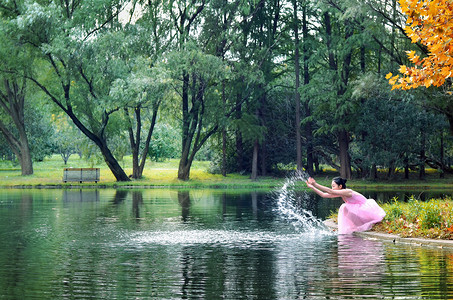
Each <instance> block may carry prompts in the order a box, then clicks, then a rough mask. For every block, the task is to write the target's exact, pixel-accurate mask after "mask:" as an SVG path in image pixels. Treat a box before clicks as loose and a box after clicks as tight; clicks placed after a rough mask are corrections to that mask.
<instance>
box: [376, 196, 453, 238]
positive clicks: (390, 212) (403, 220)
mask: <svg viewBox="0 0 453 300" xmlns="http://www.w3.org/2000/svg"><path fill="white" fill-rule="evenodd" d="M382 208H383V209H384V210H385V212H386V214H387V215H386V216H385V218H384V220H383V221H382V223H380V224H379V225H377V226H375V227H374V230H376V231H385V232H388V233H394V234H399V235H401V236H403V237H427V238H441V239H453V200H452V199H451V198H445V199H431V200H429V201H427V202H423V201H420V200H417V199H415V198H414V197H411V199H409V201H408V202H400V201H398V199H397V198H394V199H393V201H392V202H391V203H386V204H384V205H382Z"/></svg>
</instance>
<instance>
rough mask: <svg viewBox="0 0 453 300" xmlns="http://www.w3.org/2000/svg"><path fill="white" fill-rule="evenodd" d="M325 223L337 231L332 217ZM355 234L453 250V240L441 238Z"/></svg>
mask: <svg viewBox="0 0 453 300" xmlns="http://www.w3.org/2000/svg"><path fill="white" fill-rule="evenodd" d="M323 223H324V225H325V226H326V227H327V228H329V229H330V230H332V231H337V230H338V226H337V224H336V223H335V222H334V221H333V220H332V219H327V220H325V221H323ZM353 235H356V236H360V237H363V238H366V239H371V240H383V241H386V242H392V243H394V244H396V243H400V244H405V245H414V246H424V247H431V248H440V249H448V250H451V251H453V240H440V239H425V238H412V237H407V238H406V237H401V236H399V235H396V234H388V233H382V232H377V231H362V232H354V233H353Z"/></svg>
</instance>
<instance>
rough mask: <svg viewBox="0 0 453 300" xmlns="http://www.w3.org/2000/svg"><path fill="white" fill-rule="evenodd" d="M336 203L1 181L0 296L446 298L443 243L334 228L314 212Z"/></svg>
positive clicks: (451, 277) (301, 197)
mask: <svg viewBox="0 0 453 300" xmlns="http://www.w3.org/2000/svg"><path fill="white" fill-rule="evenodd" d="M362 192H363V194H364V195H366V196H368V197H373V198H375V199H377V200H378V201H380V202H382V201H384V202H385V201H389V199H391V198H392V197H394V196H395V195H397V196H398V197H399V199H401V200H404V198H406V197H408V195H410V194H414V195H415V196H419V195H424V196H428V197H429V196H430V195H432V196H440V195H441V194H445V192H443V193H435V192H431V194H426V193H422V192H409V193H404V192H400V191H395V192H385V193H384V192H372V191H362ZM446 194H448V193H446ZM451 194H452V193H450V194H449V195H450V196H451ZM340 204H341V201H340V200H337V199H321V198H319V197H315V195H314V194H313V193H309V192H305V191H294V190H292V189H291V187H285V188H282V189H278V190H276V191H251V190H202V189H193V190H177V189H172V190H171V189H146V190H135V189H124V190H114V189H83V190H82V189H64V190H62V189H33V190H27V189H2V190H0V238H1V244H0V265H1V268H0V299H76V298H77V299H364V298H370V299H376V298H378V299H452V298H453V252H451V251H448V250H445V249H438V248H427V247H417V246H409V245H401V244H393V243H391V242H384V241H377V240H367V239H364V238H360V237H356V236H353V235H341V236H338V235H336V234H334V233H332V232H330V231H329V230H327V229H326V228H324V227H323V226H322V223H321V221H322V220H323V219H325V218H326V217H327V216H328V215H329V214H330V211H331V210H335V209H336V208H338V207H339V206H340Z"/></svg>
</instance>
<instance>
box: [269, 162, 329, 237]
mask: <svg viewBox="0 0 453 300" xmlns="http://www.w3.org/2000/svg"><path fill="white" fill-rule="evenodd" d="M308 178H309V175H308V174H307V173H306V172H303V171H296V172H294V173H293V174H292V175H291V176H289V177H288V178H287V179H286V181H285V183H284V184H283V186H282V187H281V188H279V189H278V190H276V191H275V192H274V193H275V198H276V199H277V208H276V211H277V213H278V214H279V215H280V216H281V217H283V218H284V219H285V220H286V221H288V222H289V223H290V224H292V225H293V227H294V229H295V230H296V231H303V232H306V233H313V234H329V233H330V231H329V230H328V229H327V227H326V226H325V225H324V223H323V222H322V220H320V219H318V218H316V217H315V216H314V215H313V214H312V212H311V211H309V210H306V209H304V208H301V207H298V206H296V205H295V203H296V202H297V200H298V197H297V196H296V194H295V191H294V186H295V184H296V183H297V182H298V181H304V182H305V181H307V180H308ZM309 198H310V196H309V195H308V194H307V193H304V194H303V195H302V201H303V202H307V201H308V200H309ZM299 199H300V198H299Z"/></svg>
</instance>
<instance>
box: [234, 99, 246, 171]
mask: <svg viewBox="0 0 453 300" xmlns="http://www.w3.org/2000/svg"><path fill="white" fill-rule="evenodd" d="M241 99H242V95H241V93H238V94H237V97H236V113H235V115H236V116H235V117H236V120H239V119H240V118H241V117H242V111H241V110H242V105H241V104H240V103H241ZM236 155H237V171H238V172H242V171H243V170H244V144H243V142H242V134H241V131H240V130H239V129H238V130H236Z"/></svg>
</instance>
